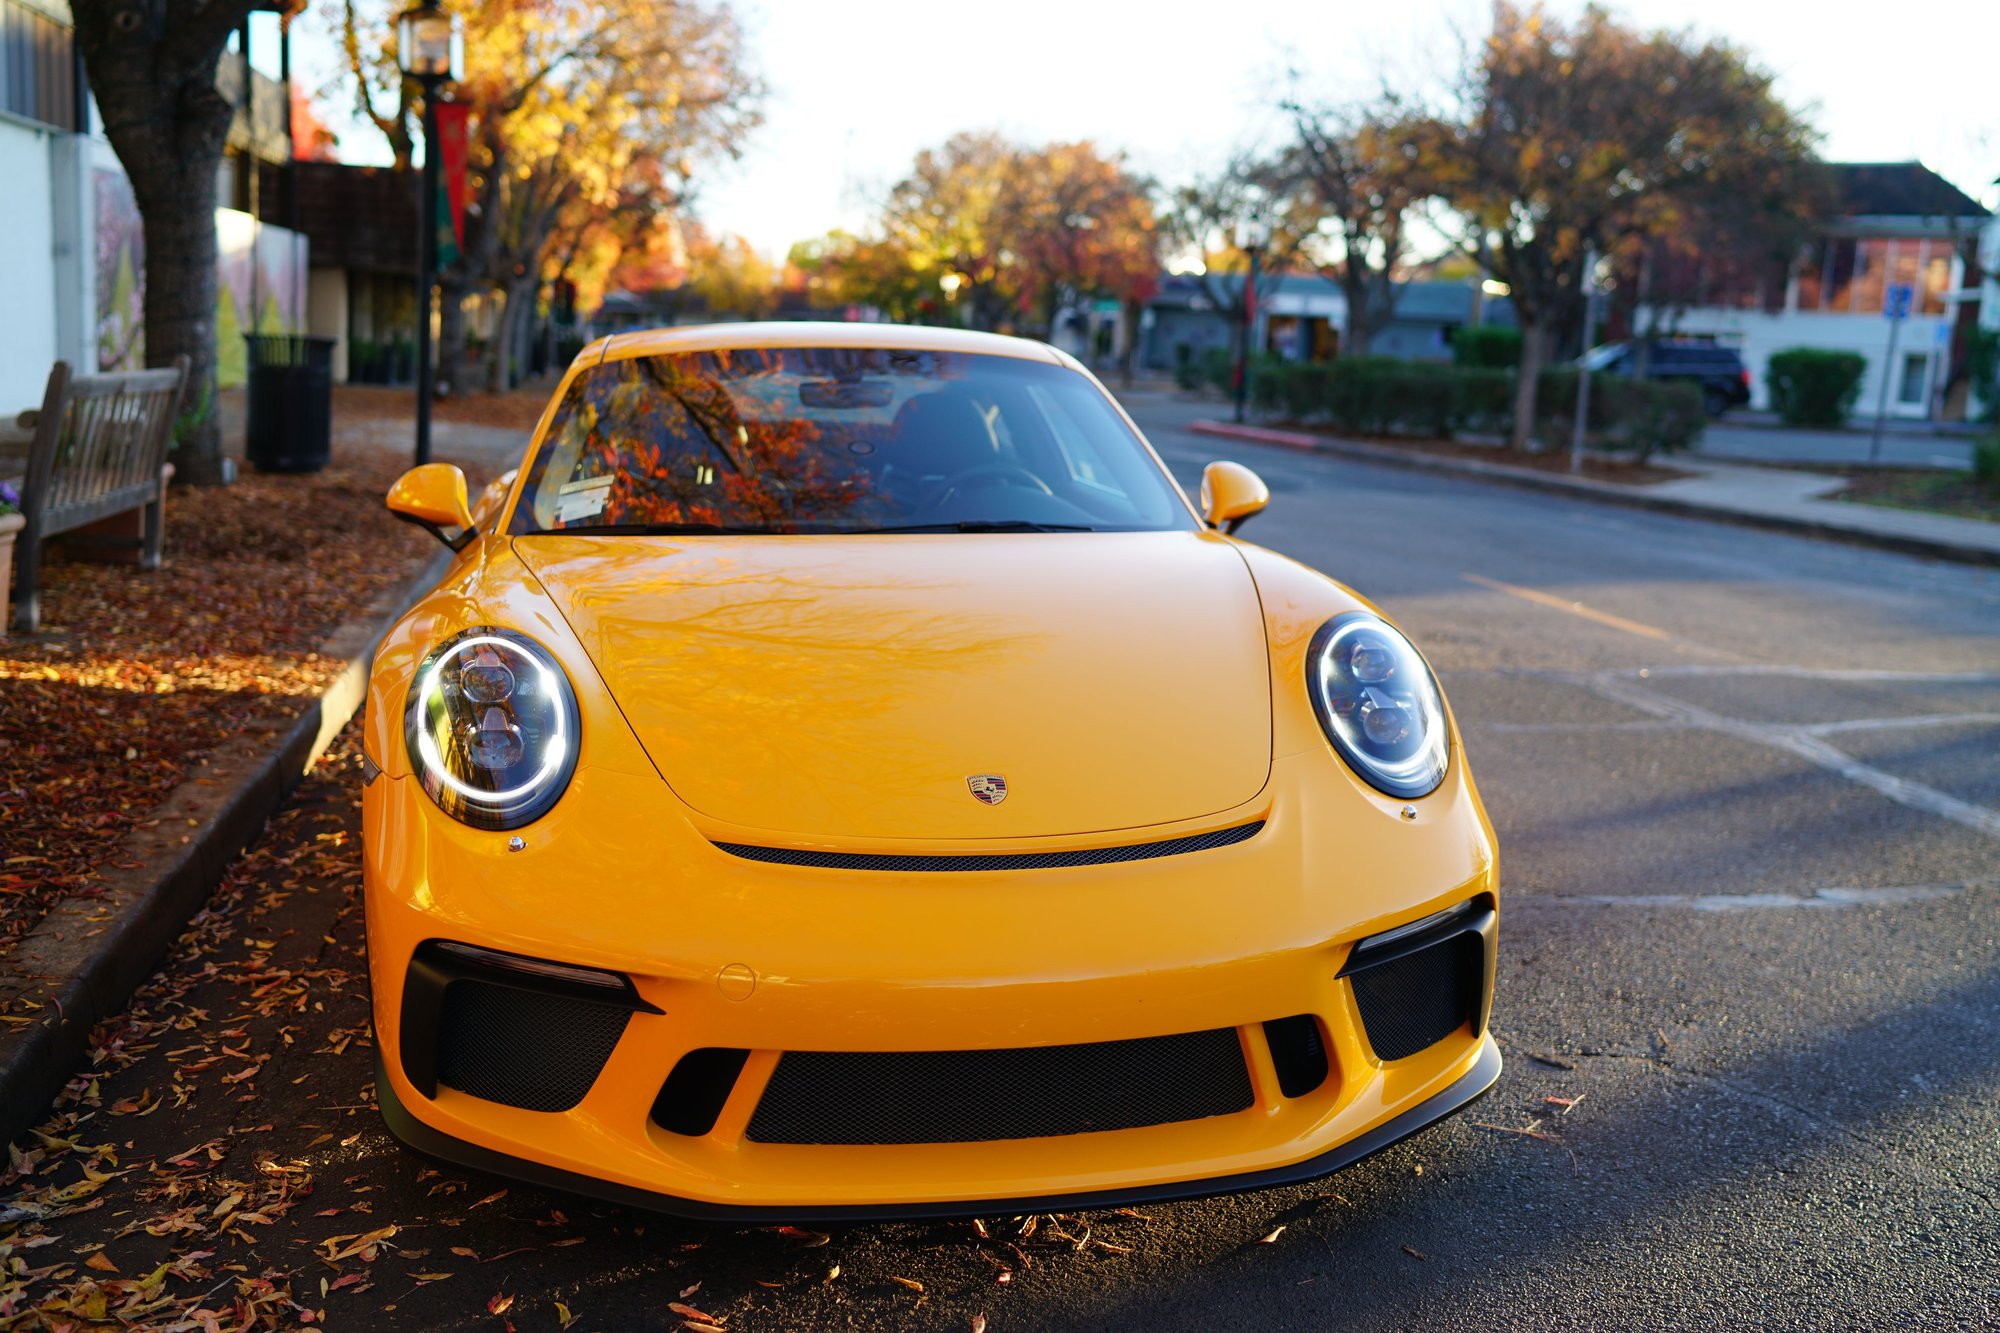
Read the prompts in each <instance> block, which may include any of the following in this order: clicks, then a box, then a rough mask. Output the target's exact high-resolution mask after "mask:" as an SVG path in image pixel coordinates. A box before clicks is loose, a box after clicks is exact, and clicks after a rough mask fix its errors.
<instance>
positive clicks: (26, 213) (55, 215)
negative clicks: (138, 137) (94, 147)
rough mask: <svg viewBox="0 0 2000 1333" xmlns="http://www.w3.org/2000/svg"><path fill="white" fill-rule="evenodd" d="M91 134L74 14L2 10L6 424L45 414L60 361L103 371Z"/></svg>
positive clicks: (0, 219) (1, 340) (33, 2)
mask: <svg viewBox="0 0 2000 1333" xmlns="http://www.w3.org/2000/svg"><path fill="white" fill-rule="evenodd" d="M89 123H90V122H89V106H88V97H87V95H86V94H85V93H84V91H83V81H82V78H81V74H80V71H79V66H78V61H77V56H76V44H75V41H74V39H73V37H72V35H71V32H70V24H69V13H68V9H67V7H66V6H63V5H61V4H58V3H54V0H0V181H5V182H6V183H7V186H6V189H4V190H0V236H5V237H6V238H7V247H6V248H7V262H6V263H4V264H0V310H5V311H6V312H7V317H6V319H5V320H0V413H5V414H7V415H12V414H13V413H16V412H19V411H21V410H22V409H24V408H27V407H32V406H36V405H38V404H39V403H40V402H41V398H42V389H43V386H44V385H45V384H46V383H47V381H48V376H49V367H50V366H51V365H52V364H53V363H55V362H56V361H59V360H67V361H69V362H71V363H73V364H75V365H78V366H82V367H84V368H86V369H88V368H90V367H92V366H94V364H95V359H96V358H95V352H94V347H93V344H94V342H95V340H96V328H95V319H94V313H95V309H96V295H95V291H94V278H95V263H94V255H93V250H92V246H91V244H90V238H91V237H92V236H93V234H94V228H93V209H92V197H91V170H90V163H91V152H90V142H89V135H88V133H87V132H86V131H87V128H88V126H89Z"/></svg>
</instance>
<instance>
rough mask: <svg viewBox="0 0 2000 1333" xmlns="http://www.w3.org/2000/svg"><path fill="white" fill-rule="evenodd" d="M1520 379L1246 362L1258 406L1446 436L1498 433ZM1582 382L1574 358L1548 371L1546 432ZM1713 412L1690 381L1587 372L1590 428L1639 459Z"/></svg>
mask: <svg viewBox="0 0 2000 1333" xmlns="http://www.w3.org/2000/svg"><path fill="white" fill-rule="evenodd" d="M1514 384H1515V374H1514V372H1513V371H1508V370H1493V369H1486V368H1474V367H1464V366H1451V365H1445V364H1442V363H1439V362H1434V361H1400V360H1397V359H1395V358H1393V357H1376V356H1353V357H1343V358H1342V359H1340V360H1338V361H1325V362H1311V361H1308V362H1297V361H1284V360H1280V359H1278V358H1276V357H1260V358H1258V359H1257V360H1256V361H1253V362H1252V363H1251V365H1250V399H1251V402H1252V403H1254V404H1255V406H1256V407H1257V409H1258V410H1259V411H1260V412H1283V413H1284V414H1285V415H1286V416H1287V417H1289V418H1291V419H1292V420H1294V421H1323V422H1325V423H1327V424H1329V425H1331V426H1333V427H1334V428H1335V429H1337V430H1343V431H1349V432H1352V433H1354V434H1356V435H1388V436H1398V435H1400V436H1408V437H1414V438H1418V439H1449V438H1451V437H1452V436H1454V435H1460V434H1464V433H1466V432H1468V431H1474V432H1481V433H1487V434H1501V433H1504V432H1505V431H1506V430H1507V428H1508V427H1509V426H1510V425H1511V424H1512V422H1513V417H1514ZM1576 385H1577V372H1576V370H1575V368H1574V367H1571V366H1556V367H1551V368H1549V369H1547V370H1544V371H1543V372H1542V378H1541V384H1540V388H1539V391H1538V393H1537V398H1536V426H1537V428H1538V430H1539V431H1540V432H1541V434H1542V435H1543V437H1544V438H1547V439H1550V440H1560V441H1567V440H1568V439H1569V437H1570V431H1571V423H1572V422H1573V421H1574V420H1575V413H1576ZM1707 420H1708V418H1707V415H1706V414H1705V413H1704V412H1703V410H1702V403H1701V390H1700V389H1699V388H1698V387H1696V386H1695V385H1694V384H1692V383H1690V382H1684V381H1674V380H1635V379H1628V378H1626V377H1624V376H1621V375H1597V376H1593V377H1592V379H1591V396H1590V435H1591V439H1592V442H1593V443H1594V444H1596V445H1597V446H1598V447H1600V448H1606V449H1614V450H1619V451H1628V452H1631V453H1633V454H1636V455H1637V456H1638V457H1639V458H1640V459H1642V460H1643V459H1645V458H1648V457H1650V456H1651V455H1652V454H1654V453H1656V452H1667V451H1671V450H1675V449H1683V448H1686V447H1687V446H1688V445H1689V444H1691V443H1693V442H1694V440H1695V439H1696V438H1697V437H1699V436H1700V434H1701V431H1702V427H1703V426H1704V425H1706V424H1707Z"/></svg>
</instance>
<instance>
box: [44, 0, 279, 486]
mask: <svg viewBox="0 0 2000 1333" xmlns="http://www.w3.org/2000/svg"><path fill="white" fill-rule="evenodd" d="M256 7H257V6H256V5H254V4H253V3H252V0H73V3H72V4H71V5H70V15H71V19H72V21H73V22H74V23H75V25H76V44H77V49H78V51H79V52H81V53H82V56H83V66H84V72H85V74H86V75H87V76H88V78H89V80H90V88H91V92H92V94H93V95H94V96H95V98H96V100H97V109H98V114H99V115H100V116H101V117H102V118H103V121H104V134H105V137H106V138H108V139H109V140H110V141H111V147H112V149H113V150H114V151H115V152H116V153H117V154H118V161H119V162H120V163H121V164H122V165H123V166H124V168H125V175H126V176H127V177H128V178H129V179H130V180H131V182H132V196H133V198H134V199H135V200H136V201H137V203H138V205H139V217H140V221H141V225H142V227H143V230H144V235H145V245H146V298H145V299H146V305H145V324H146V361H147V363H148V364H149V365H154V366H166V365H172V364H173V362H174V359H175V358H176V357H179V356H186V357H187V358H188V363H189V367H190V370H189V381H188V386H187V388H186V390H185V391H184V393H183V397H182V400H181V401H182V404H183V407H182V411H183V413H184V416H185V422H184V426H183V429H182V431H181V433H180V438H179V443H178V448H177V450H176V452H175V454H174V466H175V470H176V475H177V476H178V477H179V479H180V480H182V481H188V482H194V483H197V484H211V483H214V482H218V481H220V480H221V479H222V476H223V468H224V464H223V457H222V430H221V427H220V425H219V424H218V422H217V421H216V417H215V412H214V402H215V352H216V349H215V329H216V324H215V315H216V300H217V293H216V276H215V275H216V258H217V248H216V239H215V205H216V195H215V182H216V174H217V172H218V170H219V169H220V167H221V165H222V152H223V148H224V147H225V145H226V144H227V142H228V136H229V122H230V118H231V115H232V114H233V109H232V108H231V106H230V104H229V102H228V101H227V99H225V98H224V97H223V95H222V94H221V93H220V92H218V91H216V86H215V76H216V70H217V67H218V66H219V65H220V63H221V60H222V52H223V49H224V47H225V46H226V45H227V43H228V41H229V35H230V34H231V33H232V32H235V31H236V30H237V29H238V28H239V27H241V26H242V24H243V21H244V19H245V18H247V17H248V15H249V13H250V11H251V9H253V8H256Z"/></svg>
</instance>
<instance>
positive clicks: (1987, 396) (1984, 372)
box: [1965, 328, 2000, 421]
mask: <svg viewBox="0 0 2000 1333" xmlns="http://www.w3.org/2000/svg"><path fill="white" fill-rule="evenodd" d="M1965 373H1966V374H1967V375H1968V376H1969V377H1971V380H1972V391H1973V392H1974V393H1976V394H1978V395H1979V400H1980V402H1982V403H1984V404H1985V405H1986V420H1988V421H2000V329H1982V328H1975V329H1973V330H1972V331H1971V332H1970V333H1968V334H1966V337H1965Z"/></svg>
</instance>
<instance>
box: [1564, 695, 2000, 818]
mask: <svg viewBox="0 0 2000 1333" xmlns="http://www.w3.org/2000/svg"><path fill="white" fill-rule="evenodd" d="M1580 683H1581V684H1583V685H1584V686H1585V687H1586V688H1588V689H1590V690H1593V691H1595V692H1596V693H1597V694H1599V695H1601V696H1603V697H1604V698H1606V699H1610V700H1612V701H1613V702H1615V703H1622V704H1627V705H1629V706H1631V707H1633V708H1636V709H1638V710H1639V711H1640V712H1643V713H1651V714H1652V715H1653V716H1654V717H1663V718H1674V719H1677V720H1680V721H1683V722H1686V723H1688V724H1689V725H1691V726H1696V727H1701V728H1703V729H1705V730H1708V731H1715V732H1720V733H1722V734H1723V735H1726V736H1735V737H1737V738H1738V739H1740V740H1746V741H1750V742H1752V743H1754V744H1757V745H1765V746H1769V747H1771V748H1772V749H1776V750H1785V751H1788V752H1789V753H1791V754H1795V755H1797V756H1799V757H1800V758H1802V759H1806V760H1809V761H1810V762H1812V763H1814V764H1817V765H1818V766H1819V767H1821V768H1823V769H1826V770H1827V771H1828V772H1830V773H1837V774H1839V775H1840V776H1841V777H1844V778H1846V779H1847V780H1848V781H1849V782H1855V783H1859V784H1860V785H1861V786H1864V787H1868V788H1870V789H1872V790H1874V791H1876V792H1879V793H1881V794H1882V795H1883V796H1886V797H1888V798H1889V799H1890V800H1892V801H1894V802H1896V803H1897V804H1898V805H1904V806H1908V807H1909V808H1910V809H1912V810H1922V811H1924V812H1925V813H1927V814H1933V815H1937V816H1938V817H1939V818H1941V819H1949V820H1951V821H1952V822H1953V823H1955V824H1962V825H1964V826H1965V827H1966V828H1969V829H1973V830H1975V831H1976V832H1979V833H1983V834H1985V835H1986V836H1987V837H1989V838H1995V839H2000V811H1993V810H1989V809H1987V808H1986V807H1984V806H1979V805H1974V804H1972V803H1971V802H1970V801H1961V800H1959V799H1958V798H1957V797H1956V796H1951V795H1948V794H1947V793H1945V792H1941V791H1939V790H1938V789H1937V788H1935V787H1927V786H1925V785H1924V784H1923V783H1921V782H1912V781H1910V780H1909V779H1908V778H1899V777H1897V776H1896V775H1895V774H1893V773H1885V772H1883V771H1882V770H1881V769H1879V768H1875V767H1873V766H1871V765H1869V764H1864V763H1862V762H1861V761H1860V760H1859V759H1855V758H1853V757H1852V756H1850V755H1845V754H1842V753H1841V752H1840V751H1839V750H1836V749H1834V748H1833V747H1832V746H1831V745H1828V744H1827V743H1826V742H1825V741H1823V740H1820V739H1819V738H1818V737H1817V736H1809V735H1806V734H1805V733H1804V732H1802V731H1800V730H1798V729H1797V728H1793V727H1782V726H1771V725H1768V724H1766V723H1761V722H1746V721H1744V720H1743V719H1742V718H1736V717H1725V716H1723V715H1722V714H1720V713H1711V712H1710V711H1709V710H1708V709H1706V708H1701V707H1698V706H1697V705H1695V704H1691V703H1687V702H1685V701H1683V700H1680V699H1672V698H1668V697H1667V696H1665V695H1661V694H1655V693H1653V692H1652V691H1651V690H1648V689H1646V688H1645V687H1643V686H1641V685H1640V684H1638V682H1637V681H1635V680H1632V679H1630V678H1628V677H1627V676H1625V675H1624V674H1622V673H1619V672H1611V671H1603V672H1598V673H1596V674H1594V675H1590V676H1585V677H1582V678H1581V681H1580Z"/></svg>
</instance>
